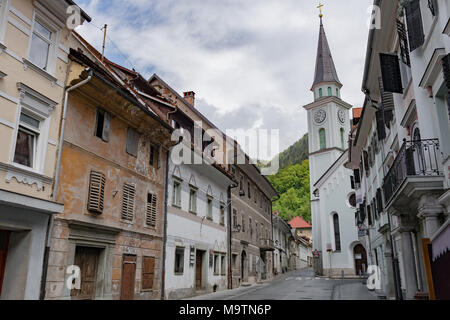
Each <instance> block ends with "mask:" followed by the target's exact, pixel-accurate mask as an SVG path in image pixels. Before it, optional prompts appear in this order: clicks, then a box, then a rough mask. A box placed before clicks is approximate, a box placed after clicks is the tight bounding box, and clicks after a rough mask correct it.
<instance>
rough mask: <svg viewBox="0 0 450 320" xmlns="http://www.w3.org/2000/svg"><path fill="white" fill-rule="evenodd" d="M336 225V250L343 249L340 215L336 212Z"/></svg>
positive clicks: (334, 222) (334, 217) (334, 218)
mask: <svg viewBox="0 0 450 320" xmlns="http://www.w3.org/2000/svg"><path fill="white" fill-rule="evenodd" d="M333 225H334V243H335V245H336V251H341V233H340V231H339V215H338V214H337V213H335V214H334V215H333Z"/></svg>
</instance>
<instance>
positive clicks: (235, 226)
mask: <svg viewBox="0 0 450 320" xmlns="http://www.w3.org/2000/svg"><path fill="white" fill-rule="evenodd" d="M233 228H235V229H236V228H237V211H236V209H233Z"/></svg>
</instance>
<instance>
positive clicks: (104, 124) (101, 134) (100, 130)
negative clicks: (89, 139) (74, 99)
mask: <svg viewBox="0 0 450 320" xmlns="http://www.w3.org/2000/svg"><path fill="white" fill-rule="evenodd" d="M110 122H111V115H110V114H109V113H108V112H106V111H104V110H102V109H97V118H96V121H95V136H96V137H97V138H100V139H102V140H103V141H105V142H108V141H109V129H110Z"/></svg>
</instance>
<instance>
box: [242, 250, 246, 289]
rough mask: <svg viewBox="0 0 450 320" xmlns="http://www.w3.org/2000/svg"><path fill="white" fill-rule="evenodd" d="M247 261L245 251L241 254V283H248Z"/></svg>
mask: <svg viewBox="0 0 450 320" xmlns="http://www.w3.org/2000/svg"><path fill="white" fill-rule="evenodd" d="M246 260H247V253H246V252H245V251H242V254H241V282H247V278H246V272H245V271H246V270H247V268H246V262H247V261H246Z"/></svg>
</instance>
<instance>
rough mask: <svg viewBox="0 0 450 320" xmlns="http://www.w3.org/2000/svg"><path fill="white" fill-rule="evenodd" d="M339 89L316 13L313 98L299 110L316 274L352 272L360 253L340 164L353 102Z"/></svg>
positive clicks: (346, 173)
mask: <svg viewBox="0 0 450 320" xmlns="http://www.w3.org/2000/svg"><path fill="white" fill-rule="evenodd" d="M341 88H342V84H341V82H340V80H339V78H338V76H337V72H336V68H335V65H334V62H333V58H332V55H331V51H330V48H329V45H328V40H327V37H326V35H325V30H324V26H323V23H322V15H321V16H320V31H319V45H318V51H317V58H316V71H315V75H314V83H313V86H312V88H311V91H312V92H313V93H314V102H313V103H311V104H308V105H306V106H304V107H303V108H304V109H305V110H307V113H308V135H309V164H310V179H311V214H312V236H313V249H314V250H317V251H318V253H319V257H317V259H315V272H316V273H317V274H326V275H330V276H332V275H340V274H341V272H344V273H345V274H348V275H352V274H355V264H356V263H355V260H356V258H357V257H359V256H356V255H355V253H354V250H355V248H357V247H358V246H359V245H361V243H360V242H359V240H358V234H357V229H356V226H355V225H354V219H353V217H354V206H355V203H354V202H352V201H351V199H352V198H353V197H354V190H352V189H351V184H350V176H351V170H349V169H347V168H345V167H344V162H345V160H346V157H347V151H346V140H347V137H348V135H349V132H350V119H349V110H350V109H351V108H352V106H351V105H349V104H348V103H346V102H345V101H343V100H342V99H341ZM343 200H344V201H343Z"/></svg>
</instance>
